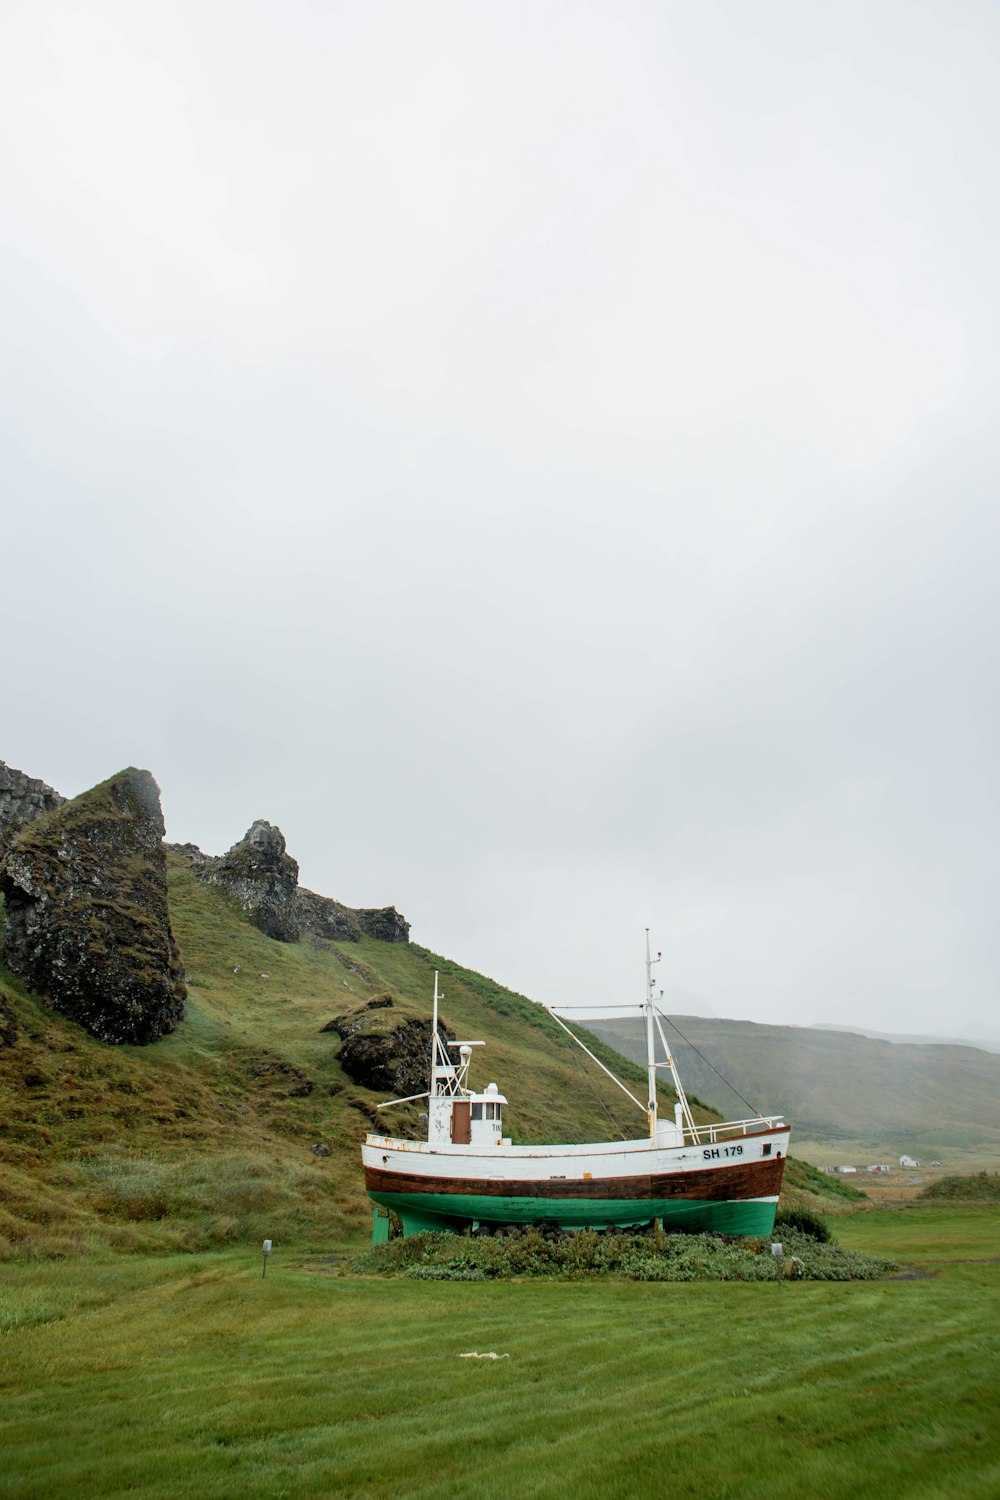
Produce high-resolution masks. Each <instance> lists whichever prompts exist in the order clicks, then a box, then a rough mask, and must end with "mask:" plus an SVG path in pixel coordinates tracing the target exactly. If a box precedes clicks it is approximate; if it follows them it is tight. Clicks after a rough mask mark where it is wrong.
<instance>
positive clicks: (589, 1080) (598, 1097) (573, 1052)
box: [570, 1047, 628, 1141]
mask: <svg viewBox="0 0 1000 1500" xmlns="http://www.w3.org/2000/svg"><path fill="white" fill-rule="evenodd" d="M570 1052H571V1055H572V1058H573V1061H574V1062H575V1063H576V1065H577V1067H578V1068H579V1070H580V1072H581V1073H582V1075H583V1077H584V1079H585V1080H586V1082H587V1087H588V1088H589V1089H590V1092H591V1093H592V1094H593V1096H594V1098H595V1099H596V1100H597V1102H598V1104H599V1105H600V1106H601V1108H602V1109H603V1110H604V1113H605V1114H606V1115H607V1117H608V1119H609V1120H610V1121H611V1123H612V1125H613V1126H614V1127H615V1129H616V1130H617V1132H618V1134H619V1135H620V1136H621V1138H622V1140H623V1141H627V1140H628V1136H627V1135H626V1134H625V1131H624V1130H623V1129H622V1126H621V1124H620V1122H619V1121H618V1119H617V1118H616V1117H615V1116H614V1115H613V1114H612V1113H611V1106H610V1105H609V1104H608V1103H607V1102H606V1101H605V1100H604V1099H603V1098H602V1097H601V1095H600V1094H599V1093H598V1091H597V1085H596V1084H595V1082H594V1080H593V1079H592V1078H591V1076H590V1074H589V1073H588V1072H587V1069H586V1068H585V1067H584V1066H583V1063H582V1062H581V1061H580V1059H579V1057H578V1055H577V1052H576V1048H575V1047H571V1048H570Z"/></svg>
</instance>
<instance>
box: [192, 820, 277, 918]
mask: <svg viewBox="0 0 1000 1500" xmlns="http://www.w3.org/2000/svg"><path fill="white" fill-rule="evenodd" d="M203 857H204V856H203ZM195 868H196V869H197V865H196V866H195ZM204 876H205V878H206V879H207V880H209V881H211V883H212V884H213V885H221V886H222V888H223V890H224V891H226V892H227V893H228V894H229V895H230V896H232V897H233V898H234V899H235V900H236V901H238V902H239V904H240V906H242V908H243V910H244V911H245V912H246V914H247V920H248V921H250V922H252V923H253V925H254V926H255V927H257V928H259V929H260V931H261V932H263V933H265V934H266V936H267V937H271V938H277V940H278V941H279V942H281V943H292V942H294V941H295V939H296V938H297V937H298V935H299V915H298V909H297V906H296V890H297V888H298V879H299V867H298V865H297V864H296V862H295V860H294V859H292V857H291V855H290V854H287V853H286V852H285V836H284V834H283V833H282V831H281V829H280V828H274V827H272V825H271V824H270V823H265V822H263V821H262V820H261V819H258V820H257V822H256V823H254V824H253V825H252V827H251V828H249V829H248V830H247V832H246V834H245V835H244V837H243V838H242V839H240V841H239V843H238V844H234V845H233V847H232V848H231V849H230V850H229V853H228V854H224V855H223V856H222V858H221V859H215V860H211V861H208V862H206V865H205V867H204Z"/></svg>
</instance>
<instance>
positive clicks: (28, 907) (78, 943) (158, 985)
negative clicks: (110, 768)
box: [0, 767, 186, 1043]
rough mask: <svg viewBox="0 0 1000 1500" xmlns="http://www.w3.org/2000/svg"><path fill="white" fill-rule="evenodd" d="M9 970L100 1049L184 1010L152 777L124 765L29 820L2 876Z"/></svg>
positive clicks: (169, 1021) (172, 1020)
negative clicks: (97, 1042) (93, 1039)
mask: <svg viewBox="0 0 1000 1500" xmlns="http://www.w3.org/2000/svg"><path fill="white" fill-rule="evenodd" d="M0 889H2V890H3V894H4V901H5V909H4V931H5V941H6V961H7V966H8V968H9V969H11V971H12V972H13V973H15V974H16V975H17V976H18V978H19V979H22V980H23V981H24V983H25V984H26V985H27V986H28V987H29V989H32V990H35V991H36V992H38V993H40V994H43V995H46V996H47V997H48V998H49V1000H50V1001H51V1003H52V1004H53V1005H54V1006H55V1007H56V1009H57V1010H60V1011H62V1012H63V1014H64V1015H67V1016H69V1017H70V1018H71V1019H72V1020H74V1021H78V1022H79V1023H80V1025H81V1026H85V1027H86V1029H87V1030H88V1031H89V1032H91V1033H92V1035H94V1036H96V1037H99V1038H100V1040H101V1041H104V1042H138V1043H145V1042H155V1041H156V1039H157V1038H158V1037H161V1036H164V1035H165V1034H166V1033H167V1032H168V1031H172V1030H173V1029H174V1027H175V1026H176V1024H177V1022H178V1021H179V1020H180V1019H181V1017H182V1016H183V1014H184V999H185V995H186V991H185V988H184V980H183V970H182V968H181V964H180V960H179V957H178V953H177V947H176V944H175V943H174V939H173V934H172V933H171V931H170V920H169V916H168V912H167V882H166V859H165V856H164V852H163V814H162V812H161V811H160V794H159V789H158V788H157V785H156V782H155V781H154V780H153V778H152V776H151V775H150V774H149V772H148V771H137V770H135V769H134V767H130V768H129V769H128V770H127V771H121V772H119V774H118V775H117V776H113V777H112V778H111V779H110V780H109V781H104V782H102V783H101V785H100V786H96V787H94V788H93V789H92V790H91V791H89V792H84V793H83V794H82V795H81V796H79V797H74V798H73V800H72V801H71V802H66V803H63V805H62V806H61V807H58V808H56V809H54V810H53V811H50V812H47V813H45V814H44V815H43V816H42V817H40V818H37V819H35V820H34V821H33V822H31V823H28V824H26V825H25V827H24V828H23V829H22V830H21V832H20V834H18V836H17V838H16V839H15V840H14V842H13V844H12V845H11V847H10V850H9V851H8V854H7V860H6V863H5V865H4V868H3V871H2V873H0Z"/></svg>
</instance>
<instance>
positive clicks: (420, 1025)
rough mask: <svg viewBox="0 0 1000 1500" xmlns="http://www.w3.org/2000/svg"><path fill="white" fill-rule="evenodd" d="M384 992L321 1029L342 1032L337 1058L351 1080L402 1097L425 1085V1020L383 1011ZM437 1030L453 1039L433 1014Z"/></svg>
mask: <svg viewBox="0 0 1000 1500" xmlns="http://www.w3.org/2000/svg"><path fill="white" fill-rule="evenodd" d="M386 998H388V997H380V1001H381V1004H380V1003H379V1001H370V1002H369V1003H368V1005H364V1006H361V1007H360V1008H359V1009H358V1010H355V1011H351V1012H350V1014H348V1015H346V1016H338V1017H337V1018H336V1020H334V1021H331V1022H330V1023H329V1025H328V1026H324V1028H323V1030H324V1031H336V1032H337V1033H338V1034H339V1035H340V1036H341V1037H343V1044H342V1046H341V1048H340V1056H339V1059H338V1061H339V1062H340V1066H341V1067H342V1068H343V1070H344V1072H345V1073H346V1074H347V1076H348V1078H350V1079H352V1080H353V1082H354V1083H360V1084H363V1085H364V1087H365V1088H369V1089H374V1090H375V1091H376V1092H378V1093H384V1094H394V1095H395V1096H396V1098H398V1099H403V1098H406V1097H407V1096H408V1095H410V1094H419V1093H422V1092H423V1091H424V1089H426V1088H427V1085H428V1080H429V1078H430V1068H431V1023H430V1021H429V1020H428V1021H418V1020H410V1021H397V1020H395V1018H394V1017H392V1016H387V1015H386V1014H385V1009H384V1008H383V1007H384V1003H385V999H386ZM438 1034H439V1035H440V1036H442V1037H444V1039H445V1040H446V1041H451V1042H453V1041H454V1040H455V1033H454V1032H453V1031H452V1030H451V1029H450V1027H448V1026H446V1025H445V1023H444V1022H443V1021H442V1020H441V1019H440V1018H439V1019H438Z"/></svg>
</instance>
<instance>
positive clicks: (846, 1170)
mask: <svg viewBox="0 0 1000 1500" xmlns="http://www.w3.org/2000/svg"><path fill="white" fill-rule="evenodd" d="M833 1170H834V1171H835V1172H839V1173H840V1175H841V1177H846V1176H848V1174H849V1173H851V1172H856V1171H857V1170H858V1169H857V1167H834V1169H833Z"/></svg>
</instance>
